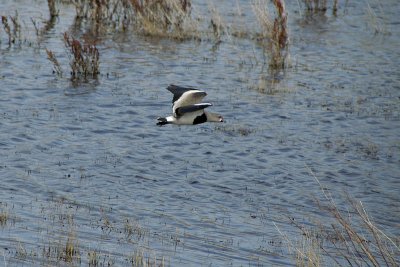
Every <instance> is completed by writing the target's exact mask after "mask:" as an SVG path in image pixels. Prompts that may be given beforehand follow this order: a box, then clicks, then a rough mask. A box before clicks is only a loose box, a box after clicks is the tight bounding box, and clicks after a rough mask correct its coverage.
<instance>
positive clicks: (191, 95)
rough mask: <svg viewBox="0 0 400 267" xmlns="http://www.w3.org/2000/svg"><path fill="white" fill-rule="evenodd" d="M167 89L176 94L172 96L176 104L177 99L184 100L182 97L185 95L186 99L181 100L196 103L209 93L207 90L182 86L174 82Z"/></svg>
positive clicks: (186, 102)
mask: <svg viewBox="0 0 400 267" xmlns="http://www.w3.org/2000/svg"><path fill="white" fill-rule="evenodd" d="M167 90H168V91H170V92H171V93H172V94H173V95H174V97H173V98H172V103H174V104H175V102H176V101H178V100H182V99H180V98H181V97H183V100H184V101H180V102H185V104H186V105H189V104H196V103H199V102H200V101H201V100H202V99H203V98H204V97H205V96H206V95H207V93H206V92H204V91H201V90H198V89H196V88H192V87H182V86H178V85H174V84H171V85H169V86H168V87H167Z"/></svg>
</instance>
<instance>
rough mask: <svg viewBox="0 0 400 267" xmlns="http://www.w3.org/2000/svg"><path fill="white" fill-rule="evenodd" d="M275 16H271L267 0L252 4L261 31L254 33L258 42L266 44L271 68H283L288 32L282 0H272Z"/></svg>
mask: <svg viewBox="0 0 400 267" xmlns="http://www.w3.org/2000/svg"><path fill="white" fill-rule="evenodd" d="M272 2H273V5H274V7H275V14H276V16H275V17H274V18H273V16H272V14H271V12H270V11H269V8H268V4H267V1H265V0H258V1H255V2H254V3H253V5H252V7H253V12H254V14H255V16H256V18H257V21H258V24H259V27H260V29H261V31H260V32H259V33H258V34H256V39H257V40H258V42H259V43H261V44H265V45H266V48H267V49H266V50H265V51H266V52H268V53H269V66H270V68H272V69H284V68H285V67H286V66H287V62H286V60H287V59H288V46H289V34H288V26H287V12H286V8H285V2H284V1H283V0H274V1H272Z"/></svg>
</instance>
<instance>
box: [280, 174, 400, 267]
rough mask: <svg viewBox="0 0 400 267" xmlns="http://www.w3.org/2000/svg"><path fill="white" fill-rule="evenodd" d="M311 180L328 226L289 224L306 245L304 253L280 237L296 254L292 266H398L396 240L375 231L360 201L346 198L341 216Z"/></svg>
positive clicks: (325, 193) (376, 227)
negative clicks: (319, 194)
mask: <svg viewBox="0 0 400 267" xmlns="http://www.w3.org/2000/svg"><path fill="white" fill-rule="evenodd" d="M313 175H314V174H313ZM314 178H315V179H316V181H317V182H318V183H319V185H320V188H321V191H322V193H323V196H324V198H323V202H324V203H323V204H322V202H321V201H319V200H317V201H316V203H317V206H318V208H319V209H320V211H321V212H323V213H325V214H326V215H327V216H328V217H327V218H330V219H331V221H332V222H331V223H330V224H323V223H322V222H318V221H317V223H314V225H317V226H314V227H310V226H306V225H304V224H301V223H299V222H296V220H293V219H292V220H291V222H292V223H293V224H294V225H295V226H296V227H297V228H298V229H299V230H300V231H301V233H302V235H303V237H304V238H305V239H306V240H307V243H308V244H309V246H308V248H307V249H303V248H301V247H300V248H299V247H298V246H296V245H295V244H293V242H291V240H289V238H287V237H286V236H284V237H285V238H286V240H287V241H288V242H289V245H290V247H292V248H293V249H294V250H295V251H296V254H297V260H296V265H297V266H323V265H324V263H325V264H326V263H327V262H334V263H335V264H336V265H337V266H390V267H392V266H393V267H394V266H399V261H400V247H399V240H398V239H397V240H396V239H395V238H394V237H390V236H389V235H387V234H386V233H384V232H383V231H382V230H381V229H379V228H378V226H377V225H376V224H375V223H374V222H373V220H372V219H371V217H370V216H369V215H368V213H367V211H366V210H365V208H364V206H363V204H362V202H361V201H359V202H358V201H355V200H354V199H352V198H351V197H350V196H347V197H346V200H347V203H348V204H349V205H348V206H347V207H346V208H347V209H346V213H344V212H343V211H342V210H340V209H339V208H338V206H337V205H336V203H335V201H334V200H333V198H332V196H331V195H330V194H329V193H328V192H327V190H326V189H324V188H323V187H322V185H321V184H320V182H319V180H318V179H317V178H316V177H315V175H314ZM308 225H310V224H308ZM316 228H317V229H316ZM278 230H279V229H278ZM281 234H282V232H281ZM282 235H283V234H282Z"/></svg>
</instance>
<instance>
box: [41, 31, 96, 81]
mask: <svg viewBox="0 0 400 267" xmlns="http://www.w3.org/2000/svg"><path fill="white" fill-rule="evenodd" d="M63 41H64V45H65V47H66V49H67V54H68V57H69V65H70V68H71V71H70V73H71V80H74V81H76V80H84V81H86V80H87V79H88V78H97V75H98V74H100V53H99V50H98V49H97V47H96V45H94V44H82V43H81V42H80V41H79V40H78V39H75V38H74V37H71V36H70V35H69V34H68V33H67V32H65V33H64V35H63ZM46 53H47V59H48V60H49V61H50V62H51V63H52V65H53V73H55V74H57V75H58V76H60V77H62V75H63V69H62V67H61V64H60V63H59V61H58V60H57V57H56V55H55V54H54V52H53V51H51V50H49V49H46Z"/></svg>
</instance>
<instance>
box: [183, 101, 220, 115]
mask: <svg viewBox="0 0 400 267" xmlns="http://www.w3.org/2000/svg"><path fill="white" fill-rule="evenodd" d="M210 106H212V104H211V103H199V104H194V105H189V106H183V107H179V108H177V109H176V110H175V114H176V116H178V117H180V116H183V115H184V114H186V113H190V112H196V111H199V110H202V109H205V108H208V107H210Z"/></svg>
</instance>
